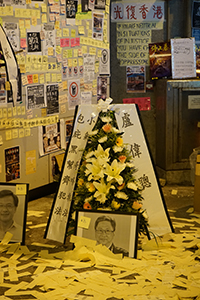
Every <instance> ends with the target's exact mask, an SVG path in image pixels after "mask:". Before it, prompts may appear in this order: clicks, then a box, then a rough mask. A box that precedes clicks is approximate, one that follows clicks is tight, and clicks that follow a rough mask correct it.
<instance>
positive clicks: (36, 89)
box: [26, 84, 46, 109]
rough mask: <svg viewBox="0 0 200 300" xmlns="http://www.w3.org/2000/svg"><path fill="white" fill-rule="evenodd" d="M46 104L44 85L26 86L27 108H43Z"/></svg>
mask: <svg viewBox="0 0 200 300" xmlns="http://www.w3.org/2000/svg"><path fill="white" fill-rule="evenodd" d="M44 106H46V100H45V95H44V85H43V84H38V85H33V86H32V85H30V86H27V87H26V108H27V109H33V108H41V107H44Z"/></svg>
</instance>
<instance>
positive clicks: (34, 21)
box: [31, 17, 37, 26]
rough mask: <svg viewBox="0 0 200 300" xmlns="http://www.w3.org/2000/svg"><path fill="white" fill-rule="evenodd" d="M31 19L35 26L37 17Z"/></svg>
mask: <svg viewBox="0 0 200 300" xmlns="http://www.w3.org/2000/svg"><path fill="white" fill-rule="evenodd" d="M31 20H32V25H33V26H37V18H36V17H32V18H31Z"/></svg>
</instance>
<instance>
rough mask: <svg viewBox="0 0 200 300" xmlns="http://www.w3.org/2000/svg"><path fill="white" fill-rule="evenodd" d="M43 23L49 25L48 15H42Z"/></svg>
mask: <svg viewBox="0 0 200 300" xmlns="http://www.w3.org/2000/svg"><path fill="white" fill-rule="evenodd" d="M42 23H47V14H42Z"/></svg>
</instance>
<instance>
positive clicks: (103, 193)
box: [93, 178, 112, 203]
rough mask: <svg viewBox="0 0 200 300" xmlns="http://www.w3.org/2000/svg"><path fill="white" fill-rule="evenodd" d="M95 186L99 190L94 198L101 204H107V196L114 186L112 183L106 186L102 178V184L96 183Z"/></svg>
mask: <svg viewBox="0 0 200 300" xmlns="http://www.w3.org/2000/svg"><path fill="white" fill-rule="evenodd" d="M93 184H94V186H95V188H96V189H97V191H96V192H95V194H94V197H95V198H96V200H97V201H99V202H100V203H105V201H106V200H107V194H108V193H109V191H110V188H111V186H112V185H111V183H108V184H106V183H105V182H104V180H103V178H102V179H101V182H100V183H99V182H96V181H94V182H93Z"/></svg>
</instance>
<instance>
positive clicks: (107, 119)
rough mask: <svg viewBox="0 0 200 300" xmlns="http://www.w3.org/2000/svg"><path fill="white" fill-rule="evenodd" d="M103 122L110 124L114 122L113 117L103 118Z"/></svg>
mask: <svg viewBox="0 0 200 300" xmlns="http://www.w3.org/2000/svg"><path fill="white" fill-rule="evenodd" d="M101 120H102V122H104V123H109V122H111V121H112V119H111V117H102V118H101Z"/></svg>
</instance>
